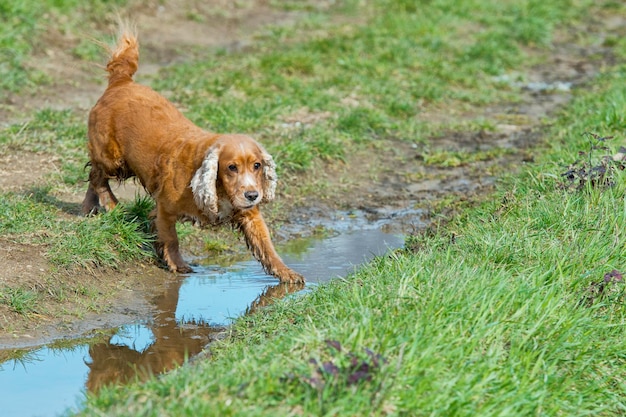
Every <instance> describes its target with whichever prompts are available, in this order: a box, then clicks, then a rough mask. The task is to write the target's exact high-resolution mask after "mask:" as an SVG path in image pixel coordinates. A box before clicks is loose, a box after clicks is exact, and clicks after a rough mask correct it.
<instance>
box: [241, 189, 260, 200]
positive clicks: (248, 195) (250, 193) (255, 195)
mask: <svg viewBox="0 0 626 417" xmlns="http://www.w3.org/2000/svg"><path fill="white" fill-rule="evenodd" d="M243 196H244V197H246V199H248V201H255V200H256V199H257V198H258V197H259V192H258V191H246V192H245V193H243Z"/></svg>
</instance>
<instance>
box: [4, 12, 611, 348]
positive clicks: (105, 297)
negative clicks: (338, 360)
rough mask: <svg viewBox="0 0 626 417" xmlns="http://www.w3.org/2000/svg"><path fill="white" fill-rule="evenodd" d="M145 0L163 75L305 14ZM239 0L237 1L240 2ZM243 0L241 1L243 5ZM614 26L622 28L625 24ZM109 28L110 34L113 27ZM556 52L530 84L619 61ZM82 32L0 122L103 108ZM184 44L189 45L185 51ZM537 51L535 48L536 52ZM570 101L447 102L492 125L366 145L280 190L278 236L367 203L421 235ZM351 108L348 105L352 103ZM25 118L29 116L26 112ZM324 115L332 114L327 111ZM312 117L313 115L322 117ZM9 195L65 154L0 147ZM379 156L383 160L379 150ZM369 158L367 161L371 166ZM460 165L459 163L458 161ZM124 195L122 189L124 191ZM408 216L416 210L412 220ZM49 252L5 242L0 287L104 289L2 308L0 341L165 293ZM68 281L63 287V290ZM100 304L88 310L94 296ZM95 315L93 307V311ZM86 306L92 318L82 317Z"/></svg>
mask: <svg viewBox="0 0 626 417" xmlns="http://www.w3.org/2000/svg"><path fill="white" fill-rule="evenodd" d="M160 3H162V2H148V5H145V2H144V4H143V5H142V6H141V7H135V8H134V10H133V15H134V16H135V18H136V19H137V24H138V27H139V29H140V40H141V42H142V63H141V67H140V74H139V79H140V80H141V77H142V75H146V74H156V73H157V71H158V69H159V68H161V67H163V66H166V65H170V64H172V63H175V62H176V61H179V60H185V59H189V58H190V55H192V56H193V55H197V54H199V53H200V54H201V53H202V52H198V51H201V50H202V49H203V48H209V49H210V48H214V47H229V48H236V49H245V48H246V47H247V46H248V45H252V43H253V39H252V35H253V34H254V33H258V32H259V31H262V30H263V28H264V27H265V26H266V25H268V24H273V25H276V24H293V23H294V22H296V21H297V19H298V15H297V14H296V13H288V12H279V11H277V10H275V9H273V8H271V7H269V6H267V2H266V1H263V0H249V1H245V2H230V1H227V0H212V1H205V2H196V1H193V0H173V1H168V2H166V4H165V5H159V4H160ZM234 4H237V6H235V5H234ZM242 4H243V6H242ZM190 11H193V13H196V14H199V15H201V16H202V21H201V22H200V21H195V20H190V19H189V14H190ZM615 27H623V22H620V24H619V25H618V24H616V25H615ZM604 28H605V29H606V25H605V27H604ZM114 31H115V30H114V28H113V27H112V28H111V32H114ZM562 38H563V41H562V42H561V43H560V44H557V45H556V46H555V48H554V49H553V51H552V54H551V56H550V57H549V58H548V62H547V63H546V64H545V65H543V66H541V67H539V68H535V69H534V70H533V71H532V72H531V73H527V74H524V75H525V77H526V78H527V79H528V80H529V81H533V82H541V83H546V84H548V85H550V83H555V82H557V81H558V82H568V83H571V84H572V86H573V88H575V87H576V86H580V85H581V84H582V83H584V82H585V81H586V80H588V79H589V78H590V77H592V76H593V75H594V74H595V69H596V68H600V67H601V66H602V64H603V62H604V61H605V60H607V59H610V53H609V52H610V51H608V50H605V49H603V48H602V47H601V46H590V47H587V48H577V47H573V46H571V44H570V43H568V39H569V35H568V34H567V33H563V34H562ZM76 42H77V39H75V38H72V37H71V36H70V35H61V34H59V33H56V34H55V33H52V34H50V35H49V38H48V39H47V40H46V42H45V46H44V47H43V48H42V49H41V51H40V52H39V53H38V54H37V55H36V56H34V57H33V61H32V62H31V65H37V66H39V67H40V68H45V69H47V70H49V71H50V72H52V73H54V74H55V77H54V79H55V80H56V81H55V83H54V84H52V85H48V86H45V87H42V88H41V89H40V90H39V91H37V93H36V95H26V96H14V97H9V98H8V100H7V101H8V102H9V103H10V104H11V105H10V106H4V107H2V108H0V125H3V124H9V123H15V122H16V121H19V119H20V118H21V117H27V115H28V113H29V112H31V111H35V110H37V109H40V108H44V107H52V108H72V109H74V110H76V111H77V112H84V113H85V117H86V114H87V112H88V110H89V108H90V107H91V106H92V105H93V103H95V101H96V100H97V98H98V97H99V95H100V94H101V93H102V91H103V89H104V76H103V74H102V70H101V69H99V68H98V67H97V66H95V65H93V63H85V62H81V61H78V60H77V59H76V58H74V57H73V56H72V55H71V54H69V53H68V52H67V51H68V50H69V49H70V47H71V46H73V45H75V44H76ZM181 51H190V52H188V55H185V53H184V52H181ZM531 53H532V51H531ZM570 97H571V93H570V92H569V91H555V90H551V89H549V88H548V89H544V90H540V91H533V90H531V89H527V90H526V94H525V99H524V101H522V102H520V103H515V104H502V105H499V106H497V107H496V106H494V107H492V108H483V109H479V110H477V112H480V114H477V113H476V112H474V113H472V114H449V113H448V112H447V111H446V110H447V109H439V110H431V111H430V112H429V113H428V114H424V115H423V116H422V117H425V118H428V119H429V120H438V121H441V122H445V121H447V120H452V119H454V121H456V122H458V121H459V120H460V119H464V118H467V119H470V118H471V119H474V118H476V117H477V116H483V117H484V118H485V119H489V120H495V121H496V123H497V125H496V129H495V131H468V132H454V133H450V134H449V135H444V136H443V137H440V138H433V139H432V140H431V142H430V143H429V144H428V149H425V147H424V146H422V145H416V144H410V143H406V142H401V141H394V140H387V141H385V142H383V143H384V146H382V147H380V148H378V149H377V150H376V153H375V155H373V154H372V151H371V150H367V151H366V150H364V151H363V154H360V155H353V156H351V157H350V158H349V159H348V160H347V161H346V162H345V163H343V164H333V165H328V166H323V167H321V166H320V167H319V172H320V173H321V174H320V176H319V178H318V179H317V181H319V182H320V183H324V185H325V186H324V187H322V189H323V191H321V192H320V194H321V195H316V196H315V198H310V197H308V198H296V197H294V196H292V195H289V194H288V193H285V192H284V193H283V194H282V195H279V197H278V199H279V200H280V203H279V204H280V211H281V213H282V214H280V215H277V217H279V219H278V220H280V221H281V223H282V224H284V227H282V228H281V229H280V231H278V232H277V236H278V238H280V239H286V238H289V237H290V236H293V235H295V234H299V235H301V234H306V233H307V229H308V227H309V226H310V225H311V224H312V222H313V221H314V220H319V219H327V220H332V218H333V213H335V212H336V210H339V209H341V210H356V209H358V210H362V211H363V212H365V213H366V214H367V215H368V216H370V217H372V218H380V217H394V219H395V220H394V223H393V225H394V227H396V228H398V229H400V230H401V231H403V232H404V233H410V232H412V229H411V227H412V225H413V224H415V223H417V220H419V222H420V223H421V222H428V221H429V215H428V213H429V209H432V208H433V207H437V202H438V201H441V199H442V198H447V197H448V196H455V199H456V200H457V201H459V200H464V199H466V200H467V199H470V200H471V199H473V198H475V197H476V196H478V195H481V194H484V193H485V192H486V191H489V190H490V189H492V187H493V184H494V181H495V178H496V175H497V174H498V173H499V172H502V171H503V170H507V171H511V170H513V169H515V168H516V167H518V166H520V165H522V164H524V163H526V162H529V161H532V159H533V156H532V146H533V145H535V144H536V143H537V140H538V138H539V137H540V128H539V126H540V123H541V119H542V118H543V117H546V116H547V115H549V114H551V113H553V112H554V111H555V110H556V109H557V108H558V107H559V106H561V105H562V104H563V103H565V102H567V101H568V100H569V99H570ZM348 105H349V103H348ZM25 115H26V116H25ZM315 117H316V116H315V115H311V114H309V113H308V112H306V111H303V112H301V113H297V114H294V115H292V116H291V117H290V118H289V120H286V122H287V123H297V122H299V123H302V124H304V125H306V124H307V123H312V120H313V119H315ZM318 117H326V116H325V115H318ZM313 122H314V120H313ZM502 148H508V149H510V152H509V153H505V154H504V156H498V157H494V158H491V159H488V160H484V161H478V162H474V163H460V164H458V165H457V166H451V167H446V168H443V167H437V166H428V165H426V164H425V163H424V160H423V155H424V153H425V152H426V151H427V150H428V151H431V152H432V151H433V150H444V151H455V150H463V151H479V150H480V151H485V150H489V149H502ZM0 155H1V156H0V190H3V191H6V190H13V191H20V190H26V189H28V187H29V186H32V185H34V184H38V183H41V182H42V181H43V180H44V179H45V178H46V176H47V175H48V174H49V173H50V172H53V171H55V170H56V169H58V167H59V166H60V164H61V161H60V160H59V158H56V157H53V156H50V155H45V154H33V153H8V154H6V153H2V154H0ZM373 156H375V157H373ZM365 161H367V162H365ZM453 165H454V164H453ZM283 181H284V184H285V185H286V186H285V187H283V188H284V189H287V190H288V189H289V188H290V185H293V184H295V183H297V182H300V181H303V179H302V178H295V177H294V178H283ZM122 190H126V191H125V192H123V193H122V196H123V195H126V196H127V197H128V198H132V197H134V195H135V189H134V188H133V187H132V185H127V186H126V187H122ZM118 194H119V193H118ZM60 198H61V199H66V200H67V201H69V202H72V203H76V202H80V201H81V199H82V195H67V196H62V197H60ZM416 206H419V207H422V208H423V209H424V211H423V213H425V214H424V218H421V219H415V214H414V212H407V209H413V208H415V207H416ZM402 213H409V214H407V215H403V214H402ZM44 252H45V248H42V247H39V246H32V245H26V244H21V243H17V242H13V241H10V240H7V239H0V259H2V261H3V268H2V269H1V270H0V285H8V286H11V285H16V284H17V283H19V285H20V286H21V287H30V288H32V289H34V290H37V291H41V290H44V291H45V289H46V283H47V282H50V281H51V280H55V287H56V288H59V284H58V283H67V287H68V288H76V287H77V283H81V282H82V283H84V286H85V287H86V288H94V287H95V288H101V290H100V291H99V295H98V296H96V297H94V296H93V294H92V295H91V297H90V296H88V295H86V296H81V295H76V294H74V295H72V296H68V297H63V296H62V295H58V296H56V297H50V300H48V301H47V302H46V303H45V304H43V305H41V309H40V311H38V312H33V313H30V314H28V315H23V314H18V313H15V312H13V311H11V310H10V309H8V307H6V306H5V305H0V346H3V347H10V346H24V345H35V344H40V343H44V342H47V341H50V340H53V339H57V338H60V337H70V336H77V335H81V334H84V333H85V332H87V331H91V330H94V329H102V328H108V327H112V326H115V325H116V324H121V323H124V322H128V321H129V320H131V319H132V318H136V317H145V316H146V314H149V312H150V310H151V308H152V307H151V304H150V303H149V302H147V301H146V300H147V299H149V298H150V297H149V296H146V294H148V295H150V294H156V293H158V292H159V291H160V290H161V289H162V288H163V286H164V285H166V283H167V281H168V278H169V277H171V275H169V274H168V273H167V272H165V271H163V270H161V269H159V268H158V267H157V266H155V265H152V264H145V265H138V266H134V267H132V268H127V269H120V270H108V271H85V270H80V271H78V270H74V271H55V270H54V269H53V268H52V267H51V266H50V265H49V264H48V263H47V261H46V259H45V257H44V256H43V253H44ZM62 286H63V285H61V287H62ZM94 299H95V300H97V305H94V306H93V307H92V308H89V303H96V302H95V301H93V300H94ZM90 310H93V311H96V312H97V313H96V312H94V313H89V311H90ZM85 311H87V313H85Z"/></svg>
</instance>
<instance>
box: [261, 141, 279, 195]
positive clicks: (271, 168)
mask: <svg viewBox="0 0 626 417" xmlns="http://www.w3.org/2000/svg"><path fill="white" fill-rule="evenodd" d="M259 148H260V149H261V156H262V158H263V201H264V202H268V201H272V200H273V199H274V195H275V194H276V182H277V179H278V177H277V176H276V163H275V162H274V158H272V155H270V154H269V153H267V151H266V150H265V148H263V147H262V146H261V145H259Z"/></svg>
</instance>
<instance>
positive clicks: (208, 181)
mask: <svg viewBox="0 0 626 417" xmlns="http://www.w3.org/2000/svg"><path fill="white" fill-rule="evenodd" d="M219 158H220V147H219V146H217V145H214V146H212V147H211V148H209V151H208V152H207V154H206V156H205V157H204V161H202V166H201V167H200V168H198V170H197V171H196V173H195V174H194V176H193V178H192V179H191V191H192V192H193V198H194V200H195V202H196V204H197V205H198V207H199V208H200V209H201V210H202V211H204V212H205V213H213V214H217V213H218V207H217V201H218V200H217V187H216V182H217V167H218V161H219Z"/></svg>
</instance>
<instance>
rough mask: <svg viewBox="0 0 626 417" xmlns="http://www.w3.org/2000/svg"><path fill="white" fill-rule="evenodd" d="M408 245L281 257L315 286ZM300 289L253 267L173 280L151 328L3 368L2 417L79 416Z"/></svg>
mask: <svg viewBox="0 0 626 417" xmlns="http://www.w3.org/2000/svg"><path fill="white" fill-rule="evenodd" d="M359 226H362V225H359ZM371 226H372V225H370V227H371ZM402 244H403V237H401V236H398V235H394V234H389V233H384V232H382V231H381V230H380V228H370V229H359V230H352V231H348V232H343V233H340V234H338V235H336V236H332V237H328V238H325V239H322V240H314V239H313V240H307V241H303V242H300V244H294V245H290V247H289V248H291V249H289V248H288V249H287V253H285V251H281V252H282V257H283V259H284V260H285V262H286V263H287V264H288V265H290V266H291V267H292V268H294V269H295V270H297V271H298V272H301V273H302V274H303V275H304V276H305V277H306V278H307V279H308V282H307V286H309V287H310V286H314V285H316V284H318V283H322V282H326V281H328V280H330V279H332V278H335V277H340V276H345V275H347V274H348V273H350V272H352V271H353V270H354V269H355V268H356V266H358V265H359V264H362V263H363V262H365V261H367V260H369V259H371V258H372V257H374V256H377V255H382V254H384V253H385V252H387V251H388V250H389V249H392V248H397V247H400V246H402ZM300 289H302V287H301V286H286V285H277V284H276V280H275V279H274V278H272V277H270V276H267V275H265V274H263V272H262V270H261V267H260V265H259V264H258V263H257V262H256V261H254V260H250V261H245V262H238V263H235V264H233V265H231V266H227V267H224V266H201V267H196V272H195V273H193V274H190V275H188V276H183V277H174V276H173V280H172V282H171V283H170V284H169V286H168V288H167V289H166V290H165V291H164V293H163V294H161V295H159V296H158V297H156V298H155V299H154V300H153V302H154V304H155V306H156V309H157V311H158V313H157V314H155V316H154V317H153V318H152V319H151V320H150V321H146V322H144V323H131V324H128V325H126V326H123V327H121V328H118V329H111V331H110V332H104V334H105V336H98V337H94V339H93V340H91V341H89V342H84V341H83V342H82V343H79V344H76V345H73V346H70V347H63V348H57V347H52V346H44V347H41V348H37V349H32V350H29V351H24V352H23V354H22V355H21V359H19V360H15V359H13V360H9V361H6V362H4V363H2V364H0V404H1V405H0V407H1V412H0V414H1V415H2V416H4V417H10V416H55V415H59V414H61V413H63V412H64V411H66V410H70V409H71V410H78V409H80V407H81V403H82V401H83V400H84V398H85V393H86V392H87V391H91V392H93V391H97V390H98V389H99V388H101V387H102V386H104V385H106V384H111V383H122V382H126V381H129V380H133V379H134V378H136V377H139V378H142V377H144V376H146V375H150V374H153V373H160V372H164V371H166V370H169V369H172V368H174V367H176V366H177V365H179V364H181V363H183V362H184V361H185V360H186V359H187V358H190V357H192V356H194V355H196V354H198V353H199V352H201V351H202V349H203V348H204V347H205V346H206V345H207V343H209V342H210V341H211V340H214V339H215V338H217V337H219V335H220V333H221V332H223V330H224V326H226V325H228V324H229V323H230V322H231V321H232V320H233V319H234V318H236V317H238V316H240V315H242V314H246V313H248V312H250V311H253V310H255V309H256V308H258V307H260V306H264V305H267V304H269V303H271V300H272V299H275V298H279V297H284V296H285V295H288V294H289V293H290V292H295V291H297V290H300ZM106 334H109V336H106ZM0 348H1V346H0ZM5 353H8V352H5ZM1 354H2V351H0V355H1ZM4 356H5V357H6V356H7V355H4ZM13 357H14V355H13Z"/></svg>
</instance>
